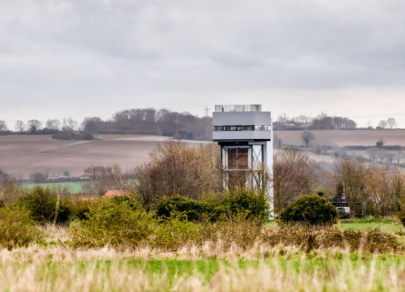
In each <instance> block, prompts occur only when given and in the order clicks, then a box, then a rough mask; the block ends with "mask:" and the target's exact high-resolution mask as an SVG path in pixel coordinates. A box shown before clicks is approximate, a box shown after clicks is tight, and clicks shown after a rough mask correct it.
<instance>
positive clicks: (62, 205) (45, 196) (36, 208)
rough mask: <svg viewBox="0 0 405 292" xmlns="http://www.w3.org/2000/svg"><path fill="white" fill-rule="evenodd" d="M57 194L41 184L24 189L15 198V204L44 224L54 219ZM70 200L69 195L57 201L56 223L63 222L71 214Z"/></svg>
mask: <svg viewBox="0 0 405 292" xmlns="http://www.w3.org/2000/svg"><path fill="white" fill-rule="evenodd" d="M57 201H58V194H57V193H56V191H55V190H53V189H50V188H43V187H41V186H38V187H35V188H34V189H32V190H29V191H25V192H24V193H23V194H22V195H20V197H19V198H18V200H17V203H16V204H17V206H19V207H24V208H25V209H27V210H28V211H29V212H30V214H31V217H32V219H33V220H34V221H35V222H38V223H40V224H44V223H47V222H53V221H54V219H55V212H56V206H57ZM71 206H72V202H71V200H70V197H69V196H65V197H61V198H60V201H59V209H58V217H57V223H65V222H67V221H68V220H69V218H70V216H71Z"/></svg>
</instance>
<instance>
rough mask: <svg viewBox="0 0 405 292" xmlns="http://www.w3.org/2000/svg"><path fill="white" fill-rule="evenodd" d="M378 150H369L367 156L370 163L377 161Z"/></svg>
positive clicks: (372, 148)
mask: <svg viewBox="0 0 405 292" xmlns="http://www.w3.org/2000/svg"><path fill="white" fill-rule="evenodd" d="M377 153H378V149H377V148H375V147H370V148H368V149H367V155H368V158H369V159H370V161H376V159H377Z"/></svg>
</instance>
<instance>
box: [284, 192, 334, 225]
mask: <svg viewBox="0 0 405 292" xmlns="http://www.w3.org/2000/svg"><path fill="white" fill-rule="evenodd" d="M338 218H339V214H338V212H337V210H336V208H335V207H334V206H333V205H332V204H331V203H330V202H329V201H328V200H326V199H324V198H321V197H319V196H316V195H310V196H304V197H301V198H298V199H296V200H294V201H292V202H291V203H290V204H289V205H288V206H287V208H285V209H284V210H283V211H281V213H280V217H279V221H280V223H288V222H306V223H307V224H310V225H320V224H334V223H336V222H337V220H338Z"/></svg>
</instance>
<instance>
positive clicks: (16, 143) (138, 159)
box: [0, 135, 199, 177]
mask: <svg viewBox="0 0 405 292" xmlns="http://www.w3.org/2000/svg"><path fill="white" fill-rule="evenodd" d="M166 139H167V137H161V136H135V135H131V136H128V135H125V136H124V135H103V137H102V140H96V141H61V140H53V139H51V137H50V136H31V135H26V136H25V135H24V136H22V135H18V136H17V135H15V136H0V168H1V169H3V170H4V171H6V172H8V173H10V174H13V175H15V176H18V177H19V176H23V177H28V176H29V175H30V174H31V173H34V172H37V171H46V170H48V171H49V172H50V173H51V174H52V175H60V174H61V173H62V172H63V171H65V170H68V171H70V172H71V174H72V175H81V174H82V173H83V170H84V169H85V168H86V167H87V166H90V165H113V164H119V165H120V166H121V168H122V169H123V170H124V171H127V170H130V169H132V168H134V167H135V166H138V165H141V164H142V163H144V162H146V161H147V160H148V153H149V152H150V151H151V150H152V149H153V148H154V147H156V146H157V144H159V143H160V142H163V141H165V140H166ZM188 142H189V143H193V144H194V143H199V142H196V141H188Z"/></svg>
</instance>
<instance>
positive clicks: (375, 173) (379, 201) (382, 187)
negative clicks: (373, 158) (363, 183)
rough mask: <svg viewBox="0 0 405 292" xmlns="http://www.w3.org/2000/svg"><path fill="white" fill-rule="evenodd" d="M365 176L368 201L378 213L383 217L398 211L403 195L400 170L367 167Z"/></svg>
mask: <svg viewBox="0 0 405 292" xmlns="http://www.w3.org/2000/svg"><path fill="white" fill-rule="evenodd" d="M367 178H368V180H367V190H368V194H369V201H370V202H371V203H372V204H373V205H374V206H375V208H376V209H377V211H378V213H379V215H380V216H383V217H385V216H389V215H391V214H392V213H393V211H399V210H400V206H401V202H402V201H403V199H404V197H405V178H404V176H403V174H402V173H401V171H400V170H399V169H398V168H396V169H394V170H392V171H390V170H389V169H388V168H383V167H373V168H369V169H368V172H367Z"/></svg>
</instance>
